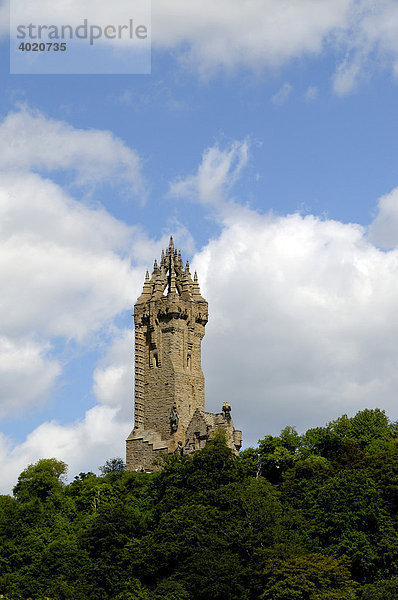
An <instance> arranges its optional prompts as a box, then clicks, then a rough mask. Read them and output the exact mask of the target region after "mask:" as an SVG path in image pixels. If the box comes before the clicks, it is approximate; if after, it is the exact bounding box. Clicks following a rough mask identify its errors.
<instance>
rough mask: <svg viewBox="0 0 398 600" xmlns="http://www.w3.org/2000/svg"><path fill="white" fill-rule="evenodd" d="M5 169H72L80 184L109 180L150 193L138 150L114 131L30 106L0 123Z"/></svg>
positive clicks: (0, 156)
mask: <svg viewBox="0 0 398 600" xmlns="http://www.w3.org/2000/svg"><path fill="white" fill-rule="evenodd" d="M1 170H4V171H18V170H24V171H25V170H34V171H44V172H51V171H56V170H63V171H66V170H71V171H73V172H74V173H75V183H77V184H79V185H88V186H94V185H95V184H96V183H98V182H104V181H108V182H110V183H116V184H118V185H121V184H124V186H125V187H127V188H128V191H129V193H130V194H136V195H139V196H140V197H143V196H144V182H143V178H142V174H141V163H140V159H139V156H138V154H137V153H136V152H135V151H134V150H131V149H130V148H128V147H127V146H126V145H125V144H124V143H123V142H122V141H121V140H120V139H118V138H116V137H115V136H114V135H113V134H112V133H111V132H110V131H98V130H84V129H76V128H74V127H72V126H71V125H69V124H68V123H65V122H63V121H58V120H55V119H51V118H48V117H47V116H44V115H43V114H41V113H40V112H38V111H34V110H29V109H27V108H23V109H21V110H18V111H16V112H10V113H9V114H8V115H7V116H6V117H5V119H4V120H3V121H2V123H1V124H0V171H1Z"/></svg>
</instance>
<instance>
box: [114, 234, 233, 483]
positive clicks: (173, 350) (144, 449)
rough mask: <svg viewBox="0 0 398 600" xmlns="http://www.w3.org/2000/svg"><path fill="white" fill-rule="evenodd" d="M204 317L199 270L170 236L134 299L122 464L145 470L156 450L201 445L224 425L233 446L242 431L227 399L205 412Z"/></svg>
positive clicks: (185, 449)
mask: <svg viewBox="0 0 398 600" xmlns="http://www.w3.org/2000/svg"><path fill="white" fill-rule="evenodd" d="M207 319H208V307H207V302H206V300H205V299H204V298H203V297H202V296H201V293H200V288H199V283H198V276H197V274H196V272H195V274H194V278H193V279H192V277H191V273H190V270H189V263H188V261H187V262H186V264H185V266H184V263H183V260H182V257H181V252H180V251H178V250H177V249H176V248H174V243H173V238H172V237H171V238H170V243H169V247H168V248H167V249H166V252H164V251H163V250H162V256H161V259H160V263H159V265H158V263H157V261H156V260H155V263H154V266H153V272H152V276H151V277H150V276H149V272H148V271H147V272H146V276H145V282H144V289H143V292H142V294H141V296H140V297H139V298H138V300H137V302H136V304H135V307H134V325H135V370H134V372H135V382H134V429H133V431H132V432H131V434H130V435H129V437H128V439H127V442H126V469H127V470H130V471H133V470H152V469H153V468H154V467H153V462H154V460H155V459H156V458H157V457H158V456H159V454H162V453H163V454H164V453H166V454H171V453H178V454H188V453H190V452H193V451H195V450H198V449H199V448H202V447H203V446H204V445H205V444H206V442H207V441H208V440H209V439H210V437H211V435H212V433H213V432H214V431H215V430H216V429H220V428H221V429H224V430H225V431H226V434H227V441H228V443H229V445H230V447H231V448H232V449H233V450H234V451H235V452H237V451H238V450H239V448H240V446H241V432H240V431H238V430H235V429H234V425H233V422H232V419H231V415H230V411H231V409H230V406H229V404H228V403H226V402H224V404H223V409H222V412H221V413H206V412H205V381H204V376H203V372H202V367H201V343H202V339H203V337H204V334H205V326H206V323H207Z"/></svg>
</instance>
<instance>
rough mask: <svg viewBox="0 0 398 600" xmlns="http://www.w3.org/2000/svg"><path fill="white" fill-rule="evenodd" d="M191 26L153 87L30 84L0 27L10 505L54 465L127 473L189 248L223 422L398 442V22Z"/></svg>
mask: <svg viewBox="0 0 398 600" xmlns="http://www.w3.org/2000/svg"><path fill="white" fill-rule="evenodd" d="M120 1H122V0H120ZM171 4H172V6H170V5H168V9H167V8H166V7H165V5H162V3H161V2H160V0H158V1H156V0H153V3H152V15H153V32H152V43H153V51H152V73H151V74H150V75H10V74H9V51H8V38H7V19H6V14H7V10H6V5H5V4H3V5H2V7H1V8H0V16H1V18H2V19H3V22H2V31H3V38H2V43H1V47H0V49H1V57H2V58H1V62H0V65H1V66H0V69H1V70H0V76H1V88H0V89H1V93H0V117H1V123H0V146H1V148H0V150H1V152H0V154H2V156H3V158H2V159H0V180H1V184H0V186H1V189H0V206H1V207H2V208H1V211H2V222H3V228H2V248H3V250H2V252H3V257H2V259H1V261H0V277H1V278H2V279H3V281H2V289H3V290H6V292H5V299H4V298H3V303H2V304H3V307H2V308H1V307H0V311H2V314H1V319H2V321H3V323H4V327H3V332H2V334H1V340H2V341H1V344H0V379H2V385H1V386H0V389H1V390H3V391H2V392H0V408H1V410H0V415H1V417H2V425H1V431H2V436H1V439H0V460H1V461H2V462H3V464H4V466H5V471H4V473H5V476H4V484H3V489H4V490H6V491H7V490H9V489H10V486H12V485H13V482H15V479H16V477H17V475H18V473H19V471H20V470H21V469H22V468H24V466H26V464H28V463H29V462H33V461H35V460H37V459H38V458H40V457H42V456H57V457H58V458H62V459H63V460H65V461H66V462H68V463H69V464H70V474H71V476H73V475H74V474H75V473H77V472H79V471H81V470H96V469H97V467H98V466H99V465H101V464H103V463H104V461H105V460H106V459H107V458H109V457H110V456H114V455H123V453H124V439H125V437H127V435H128V433H129V428H131V426H132V375H133V373H132V361H133V355H132V352H133V333H132V320H131V316H130V315H131V309H132V306H133V304H134V302H135V300H136V297H137V296H138V295H139V293H140V291H141V286H142V283H143V277H144V274H145V269H146V268H147V267H151V265H152V263H153V259H154V258H155V257H158V255H159V254H160V250H161V248H162V247H163V246H165V245H166V244H167V240H168V237H169V235H170V233H173V235H174V237H175V240H176V244H177V246H178V247H180V248H181V250H182V252H183V255H184V256H185V257H187V258H189V259H190V261H192V262H193V264H194V265H195V266H196V267H197V269H198V274H199V281H200V283H201V285H202V290H203V293H204V295H205V296H206V298H207V300H208V301H209V314H210V320H209V324H208V326H207V335H206V338H205V340H204V347H203V351H204V356H203V366H204V372H205V377H206V394H207V399H206V402H207V407H208V409H209V410H218V409H219V407H220V406H221V404H222V402H223V401H230V403H231V404H232V407H233V415H234V419H235V424H236V426H239V427H241V428H242V429H243V435H244V442H246V445H249V444H255V443H256V441H257V440H258V439H259V438H260V437H262V436H264V435H265V434H267V433H277V432H278V431H279V430H280V429H281V428H282V427H283V426H285V425H287V424H289V425H295V426H297V427H298V429H299V430H300V431H302V430H304V429H305V428H307V427H310V426H314V425H318V424H322V423H326V422H327V421H328V420H331V419H333V418H336V417H338V416H339V415H340V414H342V413H343V412H347V413H349V414H353V413H354V412H355V411H356V410H359V409H361V408H365V407H370V408H373V407H376V406H378V407H380V408H383V409H385V410H386V411H387V413H388V415H389V416H390V418H391V419H393V420H395V419H397V413H396V401H395V399H396V394H397V392H398V377H397V375H396V373H397V366H398V348H397V347H396V339H397V335H396V334H397V333H398V331H397V330H398V319H397V316H396V294H397V293H398V283H397V281H398V278H397V274H398V252H397V250H396V245H397V244H398V229H397V227H398V191H397V186H398V152H397V133H398V109H397V106H398V103H397V99H398V96H397V92H398V75H397V73H398V67H397V65H398V41H397V40H398V35H397V34H398V8H397V4H396V3H395V2H392V1H388V0H380V2H379V3H376V5H374V3H371V2H368V1H365V0H362V1H359V0H358V1H354V0H338V1H337V2H336V3H330V2H328V1H327V0H306V1H305V2H302V3H298V2H297V1H296V0H286V2H285V3H283V6H282V3H280V2H279V3H278V2H277V1H276V0H251V1H250V2H247V3H245V7H244V8H242V7H241V6H240V4H239V2H238V0H233V1H232V0H229V4H228V3H227V2H226V1H225V2H224V1H223V2H220V3H219V4H218V5H217V9H214V10H211V4H210V2H209V3H207V2H201V3H200V5H199V3H198V2H196V0H190V3H188V6H187V3H185V4H184V3H183V2H182V1H181V0H173V2H172V3H171ZM99 5H101V3H99ZM76 6H77V5H76ZM199 8H200V10H199ZM76 11H77V13H76V15H77V17H79V13H78V7H77V8H76ZM170 14H173V15H174V20H173V21H171V20H170V18H171V17H170ZM271 17H272V18H271ZM239 19H240V20H241V21H242V22H244V24H245V29H244V31H246V32H247V33H246V34H242V33H241V22H240V21H239ZM238 21H239V22H238ZM273 23H274V25H273ZM275 23H276V25H275ZM238 33H239V35H240V36H241V37H238ZM380 198H383V199H382V200H380ZM1 395H3V397H1Z"/></svg>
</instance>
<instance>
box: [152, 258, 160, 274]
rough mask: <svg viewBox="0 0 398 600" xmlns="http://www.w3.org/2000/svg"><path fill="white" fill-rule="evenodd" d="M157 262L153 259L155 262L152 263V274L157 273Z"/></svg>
mask: <svg viewBox="0 0 398 600" xmlns="http://www.w3.org/2000/svg"><path fill="white" fill-rule="evenodd" d="M158 270H159V269H158V261H157V260H156V258H155V262H154V263H153V272H154V273H157V272H158Z"/></svg>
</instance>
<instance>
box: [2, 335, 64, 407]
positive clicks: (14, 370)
mask: <svg viewBox="0 0 398 600" xmlns="http://www.w3.org/2000/svg"><path fill="white" fill-rule="evenodd" d="M49 349H50V348H49V347H48V345H43V344H38V343H37V342H33V341H32V340H26V339H24V340H20V339H18V340H16V339H12V338H8V337H6V336H2V337H0V381H1V394H0V399H1V401H0V417H3V416H8V415H10V414H13V413H18V411H20V410H21V409H25V408H26V407H27V406H32V405H37V404H40V403H42V401H43V399H44V398H45V397H46V396H47V394H48V392H49V390H51V388H52V387H53V385H54V383H55V381H56V379H57V377H58V376H59V374H60V372H61V366H60V364H59V362H58V361H57V360H56V359H51V358H48V356H47V353H48V351H49Z"/></svg>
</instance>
